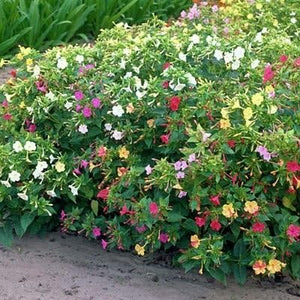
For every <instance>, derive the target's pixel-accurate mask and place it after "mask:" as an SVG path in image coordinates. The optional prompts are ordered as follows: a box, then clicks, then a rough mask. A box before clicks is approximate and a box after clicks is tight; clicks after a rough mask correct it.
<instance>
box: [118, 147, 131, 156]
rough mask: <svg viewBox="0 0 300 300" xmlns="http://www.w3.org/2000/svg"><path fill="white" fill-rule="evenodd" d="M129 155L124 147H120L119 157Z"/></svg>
mask: <svg viewBox="0 0 300 300" xmlns="http://www.w3.org/2000/svg"><path fill="white" fill-rule="evenodd" d="M128 156H129V151H128V150H127V149H126V147H122V148H121V149H120V150H119V157H120V158H125V159H126V158H128Z"/></svg>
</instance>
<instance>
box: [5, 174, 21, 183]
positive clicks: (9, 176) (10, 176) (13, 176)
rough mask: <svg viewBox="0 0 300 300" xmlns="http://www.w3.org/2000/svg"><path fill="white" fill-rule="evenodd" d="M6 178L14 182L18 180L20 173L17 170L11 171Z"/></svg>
mask: <svg viewBox="0 0 300 300" xmlns="http://www.w3.org/2000/svg"><path fill="white" fill-rule="evenodd" d="M8 178H9V180H10V181H11V182H16V181H20V178H21V174H20V173H19V172H17V171H11V172H10V173H9V174H8Z"/></svg>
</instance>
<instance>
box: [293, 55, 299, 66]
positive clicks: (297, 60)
mask: <svg viewBox="0 0 300 300" xmlns="http://www.w3.org/2000/svg"><path fill="white" fill-rule="evenodd" d="M294 67H296V68H300V57H298V58H296V59H295V60H294Z"/></svg>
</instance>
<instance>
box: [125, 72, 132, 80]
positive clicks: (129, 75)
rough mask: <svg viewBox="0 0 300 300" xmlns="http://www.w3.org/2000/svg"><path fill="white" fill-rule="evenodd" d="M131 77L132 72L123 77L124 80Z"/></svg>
mask: <svg viewBox="0 0 300 300" xmlns="http://www.w3.org/2000/svg"><path fill="white" fill-rule="evenodd" d="M130 77H132V72H127V73H126V74H125V76H124V79H127V78H130Z"/></svg>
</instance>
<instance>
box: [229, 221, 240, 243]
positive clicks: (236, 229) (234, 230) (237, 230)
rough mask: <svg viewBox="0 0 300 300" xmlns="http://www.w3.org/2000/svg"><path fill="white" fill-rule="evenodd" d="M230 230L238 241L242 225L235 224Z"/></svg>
mask: <svg viewBox="0 0 300 300" xmlns="http://www.w3.org/2000/svg"><path fill="white" fill-rule="evenodd" d="M230 229H231V231H232V233H233V235H234V237H235V239H237V238H238V237H239V234H240V232H241V229H240V225H239V224H237V223H233V224H232V225H231V226H230Z"/></svg>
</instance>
